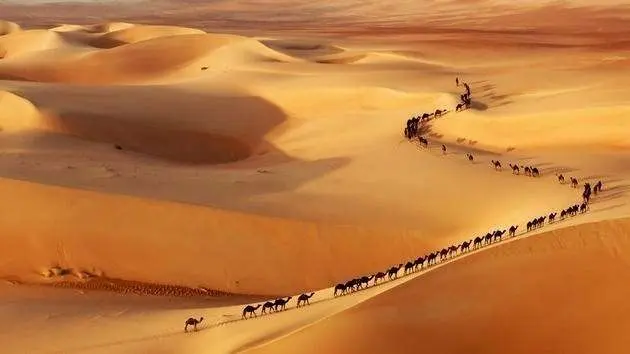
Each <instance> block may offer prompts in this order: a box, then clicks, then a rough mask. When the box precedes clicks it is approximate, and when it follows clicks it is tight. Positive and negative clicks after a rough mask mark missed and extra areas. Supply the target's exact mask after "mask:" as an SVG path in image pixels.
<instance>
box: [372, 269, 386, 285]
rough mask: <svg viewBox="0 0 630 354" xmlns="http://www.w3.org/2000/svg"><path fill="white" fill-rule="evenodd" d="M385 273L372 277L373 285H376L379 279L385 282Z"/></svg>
mask: <svg viewBox="0 0 630 354" xmlns="http://www.w3.org/2000/svg"><path fill="white" fill-rule="evenodd" d="M385 275H386V274H385V273H383V272H378V273H376V274H375V275H374V285H376V284H377V283H378V280H379V279H382V280H385Z"/></svg>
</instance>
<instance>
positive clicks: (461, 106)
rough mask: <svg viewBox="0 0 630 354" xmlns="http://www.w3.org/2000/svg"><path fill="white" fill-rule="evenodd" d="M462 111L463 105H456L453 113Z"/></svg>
mask: <svg viewBox="0 0 630 354" xmlns="http://www.w3.org/2000/svg"><path fill="white" fill-rule="evenodd" d="M463 109H464V104H463V103H458V104H457V106H455V112H459V111H462V110H463Z"/></svg>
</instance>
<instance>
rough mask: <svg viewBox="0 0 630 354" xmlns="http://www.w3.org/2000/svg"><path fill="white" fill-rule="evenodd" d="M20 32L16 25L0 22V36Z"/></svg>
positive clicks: (18, 26)
mask: <svg viewBox="0 0 630 354" xmlns="http://www.w3.org/2000/svg"><path fill="white" fill-rule="evenodd" d="M20 30H21V27H20V25H18V24H17V23H15V22H10V21H4V20H0V36H4V35H7V34H11V33H14V32H18V31H20Z"/></svg>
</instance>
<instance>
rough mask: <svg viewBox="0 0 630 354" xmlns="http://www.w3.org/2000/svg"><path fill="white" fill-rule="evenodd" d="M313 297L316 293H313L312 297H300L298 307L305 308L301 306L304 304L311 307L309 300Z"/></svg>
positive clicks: (304, 295) (305, 295)
mask: <svg viewBox="0 0 630 354" xmlns="http://www.w3.org/2000/svg"><path fill="white" fill-rule="evenodd" d="M313 295H315V293H311V294H310V295H307V294H302V295H300V296H299V297H298V300H297V307H300V306H304V305H300V304H302V303H304V304H305V305H310V304H311V303H310V302H309V301H308V299H310V298H312V297H313Z"/></svg>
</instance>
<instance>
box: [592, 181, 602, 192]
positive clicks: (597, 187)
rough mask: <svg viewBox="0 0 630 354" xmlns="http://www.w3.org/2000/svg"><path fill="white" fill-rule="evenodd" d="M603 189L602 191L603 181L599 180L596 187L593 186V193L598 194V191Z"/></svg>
mask: <svg viewBox="0 0 630 354" xmlns="http://www.w3.org/2000/svg"><path fill="white" fill-rule="evenodd" d="M601 191H602V181H597V183H595V187H593V193H594V194H595V195H597V193H599V192H601Z"/></svg>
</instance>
